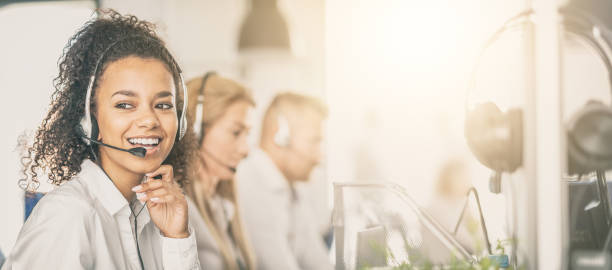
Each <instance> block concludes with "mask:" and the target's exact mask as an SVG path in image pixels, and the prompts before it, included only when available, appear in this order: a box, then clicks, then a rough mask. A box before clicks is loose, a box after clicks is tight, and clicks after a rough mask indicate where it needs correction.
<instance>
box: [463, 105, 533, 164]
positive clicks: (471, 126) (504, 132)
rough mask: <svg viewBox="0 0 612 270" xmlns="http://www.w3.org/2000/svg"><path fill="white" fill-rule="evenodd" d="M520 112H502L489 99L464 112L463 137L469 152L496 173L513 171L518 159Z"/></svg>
mask: <svg viewBox="0 0 612 270" xmlns="http://www.w3.org/2000/svg"><path fill="white" fill-rule="evenodd" d="M522 136H523V134H522V112H521V110H520V109H511V110H509V111H508V112H507V113H503V112H502V111H501V110H500V109H499V108H498V107H497V105H495V104H494V103H492V102H487V103H483V104H478V105H476V106H475V108H474V110H472V111H470V112H468V115H467V117H466V121H465V137H466V139H467V143H468V146H469V147H470V150H472V153H473V154H474V155H475V156H476V158H477V159H478V160H479V161H480V163H482V164H483V165H485V166H487V167H489V168H490V169H492V170H494V171H496V172H510V173H511V172H514V171H515V170H516V169H517V168H518V167H519V166H520V165H521V162H522V155H523V151H522V149H523V145H522V144H523V143H522Z"/></svg>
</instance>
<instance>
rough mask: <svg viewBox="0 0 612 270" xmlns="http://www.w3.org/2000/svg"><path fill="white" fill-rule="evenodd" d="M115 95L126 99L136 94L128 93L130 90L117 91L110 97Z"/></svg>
mask: <svg viewBox="0 0 612 270" xmlns="http://www.w3.org/2000/svg"><path fill="white" fill-rule="evenodd" d="M115 95H124V96H128V97H135V96H136V93H134V92H132V91H130V90H119V91H117V92H115V93H113V95H112V96H111V97H114V96H115Z"/></svg>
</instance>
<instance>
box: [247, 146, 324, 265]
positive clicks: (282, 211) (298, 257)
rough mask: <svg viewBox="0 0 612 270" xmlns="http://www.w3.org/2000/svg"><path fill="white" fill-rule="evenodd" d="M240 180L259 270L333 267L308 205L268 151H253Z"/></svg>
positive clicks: (248, 226) (248, 227)
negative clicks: (291, 185) (292, 186)
mask: <svg viewBox="0 0 612 270" xmlns="http://www.w3.org/2000/svg"><path fill="white" fill-rule="evenodd" d="M236 182H237V187H238V196H239V200H238V201H239V202H240V207H242V208H243V209H244V210H243V211H241V212H242V213H243V217H244V223H245V226H246V231H247V232H248V233H249V235H250V239H251V243H252V245H253V248H254V250H255V254H256V255H257V261H258V266H259V269H260V270H266V269H285V270H300V269H301V270H306V269H312V270H324V269H332V266H331V264H330V262H329V259H328V255H327V249H326V248H325V246H324V244H323V239H322V238H321V236H320V235H319V234H318V233H317V228H316V226H317V225H316V223H315V220H314V219H313V218H312V216H311V212H310V209H309V208H308V205H305V200H300V194H299V193H297V194H296V193H295V191H293V190H292V188H291V187H290V186H289V182H288V180H287V179H286V178H285V177H284V176H283V174H282V173H281V171H280V170H279V169H278V168H277V167H276V165H275V164H274V162H273V161H272V160H271V159H270V157H269V156H268V155H267V154H266V153H265V152H263V151H262V150H260V149H254V150H253V151H251V152H250V153H249V157H248V158H247V159H246V160H245V161H244V162H242V163H241V165H240V167H239V169H238V174H237V176H236Z"/></svg>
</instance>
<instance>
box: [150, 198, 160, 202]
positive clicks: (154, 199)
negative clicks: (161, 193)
mask: <svg viewBox="0 0 612 270" xmlns="http://www.w3.org/2000/svg"><path fill="white" fill-rule="evenodd" d="M151 201H152V202H159V198H157V197H153V198H151Z"/></svg>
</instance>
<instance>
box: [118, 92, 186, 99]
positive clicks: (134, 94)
mask: <svg viewBox="0 0 612 270" xmlns="http://www.w3.org/2000/svg"><path fill="white" fill-rule="evenodd" d="M115 95H124V96H128V97H135V96H136V93H134V92H133V91H130V90H119V91H117V92H115V93H113V95H112V96H111V97H114V96H115ZM168 96H170V97H171V96H174V95H173V94H172V92H170V91H162V92H159V93H157V94H155V98H163V97H168Z"/></svg>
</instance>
